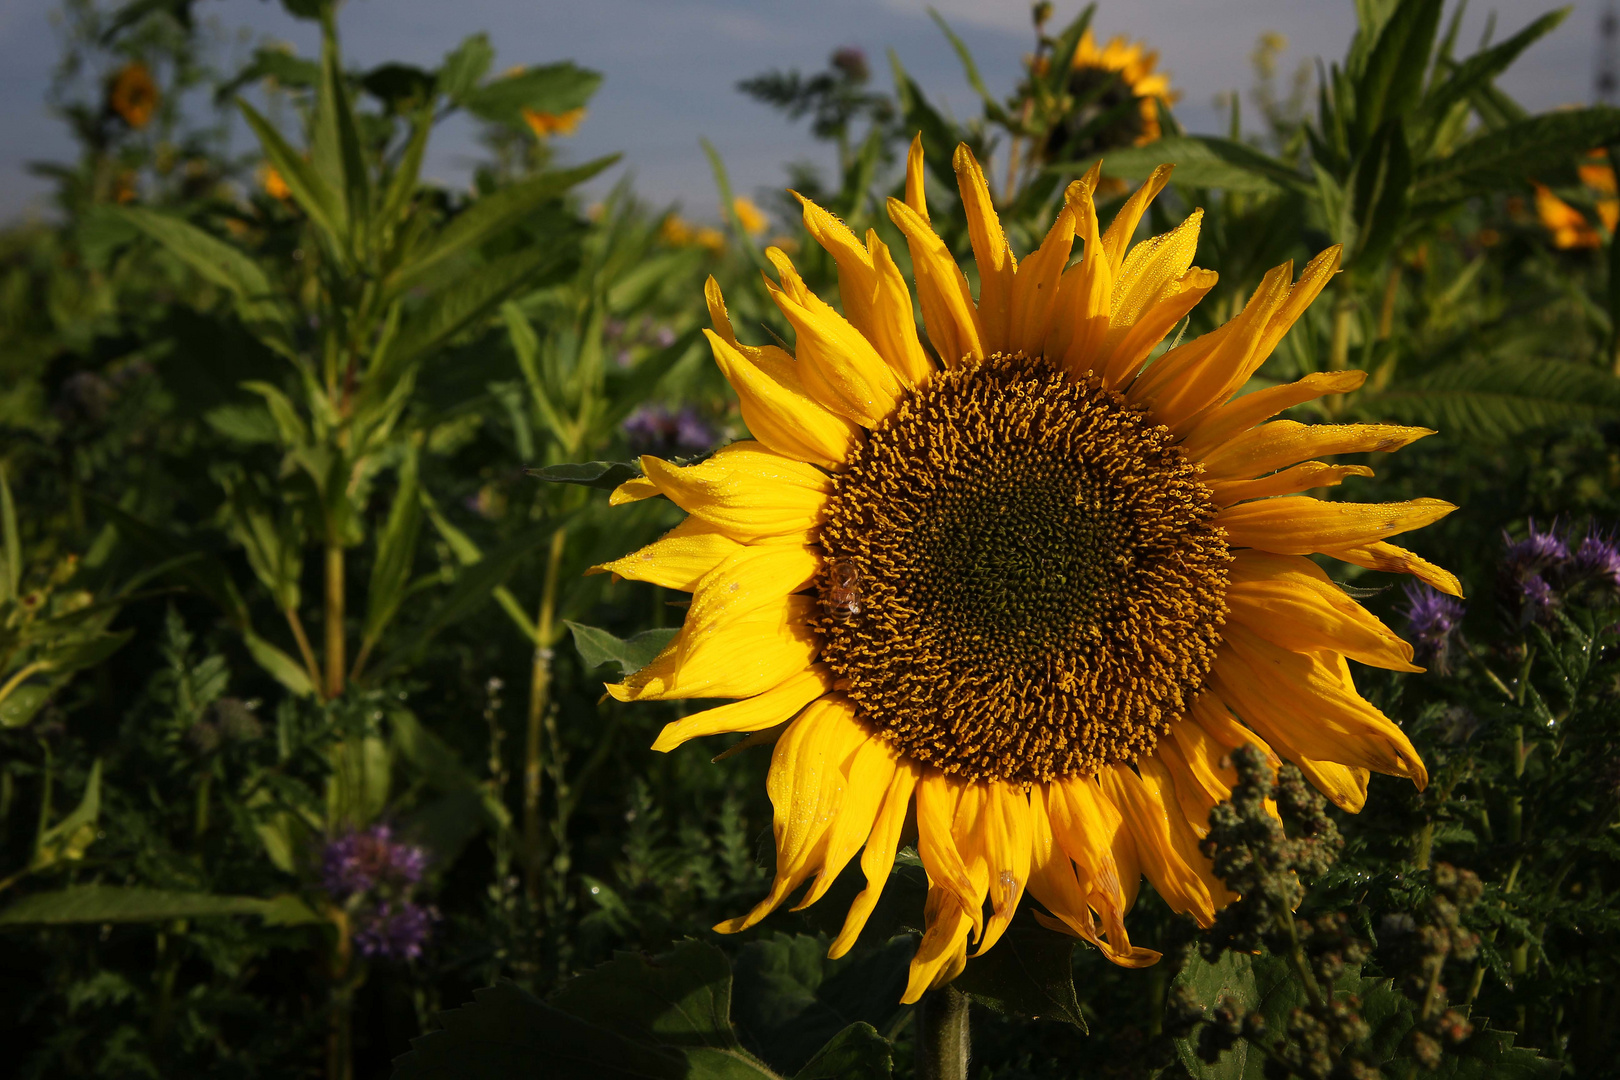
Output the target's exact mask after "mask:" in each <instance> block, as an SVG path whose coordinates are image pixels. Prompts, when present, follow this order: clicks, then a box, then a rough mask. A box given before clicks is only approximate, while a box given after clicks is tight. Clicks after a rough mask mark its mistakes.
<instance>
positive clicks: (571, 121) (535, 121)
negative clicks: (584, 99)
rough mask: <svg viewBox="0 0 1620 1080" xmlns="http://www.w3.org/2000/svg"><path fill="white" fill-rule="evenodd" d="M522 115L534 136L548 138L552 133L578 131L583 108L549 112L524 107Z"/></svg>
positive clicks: (566, 133) (564, 133) (583, 112)
mask: <svg viewBox="0 0 1620 1080" xmlns="http://www.w3.org/2000/svg"><path fill="white" fill-rule="evenodd" d="M522 115H523V122H524V123H525V124H527V125H529V130H530V131H532V132H534V137H535V138H537V139H549V138H551V136H553V135H572V134H573V133H574V132H576V131H578V130H579V125H580V121H582V120H584V119H585V109H584V107H583V106H581V107H580V108H577V109H569V110H568V111H567V112H560V113H549V112H542V111H540V110H539V109H529V108H525V109H524V110H523V113H522Z"/></svg>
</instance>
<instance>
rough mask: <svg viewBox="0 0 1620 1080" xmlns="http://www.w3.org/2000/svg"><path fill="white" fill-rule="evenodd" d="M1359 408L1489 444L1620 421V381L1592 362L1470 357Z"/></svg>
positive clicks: (1364, 399)
mask: <svg viewBox="0 0 1620 1080" xmlns="http://www.w3.org/2000/svg"><path fill="white" fill-rule="evenodd" d="M1356 407H1357V409H1358V410H1362V409H1364V410H1368V415H1371V414H1372V413H1377V414H1378V415H1379V416H1382V417H1384V418H1386V419H1388V420H1396V421H1402V422H1405V423H1417V424H1423V425H1426V426H1428V427H1432V428H1435V429H1437V430H1438V431H1440V432H1441V433H1442V434H1443V435H1446V436H1450V437H1454V438H1455V437H1466V438H1472V439H1480V440H1486V441H1490V440H1500V439H1505V438H1510V437H1512V436H1514V435H1519V434H1522V433H1524V432H1526V431H1532V430H1536V429H1538V428H1546V427H1553V426H1557V425H1561V424H1577V423H1594V422H1598V421H1603V420H1612V419H1616V418H1620V383H1617V382H1616V380H1615V379H1614V378H1613V377H1612V376H1610V375H1608V374H1607V373H1606V372H1603V371H1601V370H1599V369H1597V368H1594V367H1591V366H1589V365H1587V364H1578V363H1570V362H1567V361H1561V360H1533V359H1519V358H1512V359H1505V360H1464V361H1460V362H1458V363H1455V364H1448V365H1446V366H1445V367H1442V368H1440V369H1438V370H1436V371H1434V372H1431V373H1429V374H1428V375H1424V376H1421V377H1419V378H1416V379H1413V380H1411V381H1410V382H1407V383H1405V384H1404V385H1400V386H1397V387H1395V388H1394V389H1390V390H1384V391H1380V392H1378V393H1376V394H1370V393H1369V394H1363V395H1362V396H1361V397H1360V398H1359V399H1358V400H1357V402H1356Z"/></svg>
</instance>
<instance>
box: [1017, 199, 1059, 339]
mask: <svg viewBox="0 0 1620 1080" xmlns="http://www.w3.org/2000/svg"><path fill="white" fill-rule="evenodd" d="M1073 246H1074V211H1072V210H1070V209H1069V208H1068V207H1067V206H1065V207H1064V208H1063V209H1061V210H1059V211H1058V216H1057V220H1056V221H1055V222H1053V223H1052V228H1051V229H1050V230H1048V231H1047V234H1046V239H1045V240H1044V241H1042V243H1041V246H1040V248H1039V249H1037V250H1036V251H1035V253H1034V254H1032V255H1030V256H1029V258H1027V259H1025V260H1024V262H1023V264H1022V265H1021V266H1019V267H1018V269H1017V271H1015V272H1014V274H1013V282H1012V297H1011V300H1010V310H1009V315H1008V319H1009V323H1008V326H1009V330H1008V336H1009V339H1010V340H1009V344H1010V345H1011V347H1012V348H1013V349H1016V350H1017V351H1019V352H1022V353H1023V354H1024V355H1025V356H1040V355H1041V349H1042V348H1043V347H1044V345H1045V344H1046V335H1047V329H1048V327H1049V326H1050V325H1051V321H1052V312H1053V310H1054V309H1055V305H1056V304H1057V293H1058V282H1059V280H1060V279H1061V278H1062V276H1063V268H1064V267H1065V266H1067V265H1068V263H1069V251H1070V249H1071V248H1072V247H1073Z"/></svg>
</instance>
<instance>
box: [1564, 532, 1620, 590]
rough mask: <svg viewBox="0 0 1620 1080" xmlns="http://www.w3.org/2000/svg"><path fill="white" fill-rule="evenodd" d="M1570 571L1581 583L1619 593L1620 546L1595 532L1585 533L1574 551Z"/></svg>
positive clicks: (1611, 538) (1609, 537) (1608, 537)
mask: <svg viewBox="0 0 1620 1080" xmlns="http://www.w3.org/2000/svg"><path fill="white" fill-rule="evenodd" d="M1571 570H1572V571H1573V572H1574V574H1575V575H1576V576H1577V577H1579V578H1581V579H1582V580H1583V581H1586V582H1589V583H1591V584H1594V585H1597V586H1599V587H1601V588H1606V589H1608V590H1610V591H1612V592H1620V544H1617V543H1615V540H1614V538H1613V537H1612V536H1604V535H1602V534H1601V533H1598V532H1597V531H1595V530H1594V531H1592V532H1589V533H1587V534H1586V539H1584V540H1582V541H1581V546H1580V547H1578V548H1576V549H1575V556H1574V558H1573V559H1572V560H1571Z"/></svg>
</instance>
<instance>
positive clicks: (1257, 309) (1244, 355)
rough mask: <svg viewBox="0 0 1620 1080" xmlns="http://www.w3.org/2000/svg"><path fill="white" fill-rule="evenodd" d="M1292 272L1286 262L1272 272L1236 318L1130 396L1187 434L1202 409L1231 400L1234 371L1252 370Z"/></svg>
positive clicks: (1177, 354)
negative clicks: (1256, 353)
mask: <svg viewBox="0 0 1620 1080" xmlns="http://www.w3.org/2000/svg"><path fill="white" fill-rule="evenodd" d="M1292 274H1293V267H1292V266H1291V265H1289V264H1286V263H1285V264H1284V265H1282V266H1279V267H1277V268H1276V269H1275V270H1273V271H1271V272H1270V273H1269V274H1267V275H1266V276H1265V278H1264V279H1263V280H1262V281H1261V282H1260V285H1259V286H1258V287H1257V288H1256V289H1255V291H1254V293H1253V295H1252V296H1250V297H1249V302H1248V303H1247V304H1246V305H1244V308H1243V310H1242V311H1241V312H1239V313H1238V314H1237V316H1236V317H1235V318H1233V319H1232V320H1231V321H1229V322H1227V323H1226V324H1225V325H1223V326H1221V327H1220V328H1219V329H1217V330H1214V331H1211V332H1210V333H1208V334H1205V335H1204V337H1203V338H1201V339H1199V340H1197V341H1194V342H1191V343H1190V345H1184V346H1181V347H1180V348H1176V349H1171V350H1170V351H1169V352H1167V353H1165V354H1164V355H1163V356H1161V357H1160V358H1159V359H1158V361H1157V362H1156V363H1154V364H1153V365H1152V366H1151V367H1149V368H1148V369H1147V371H1145V372H1144V373H1143V375H1142V377H1141V378H1140V379H1138V380H1137V381H1136V382H1135V383H1133V384H1132V385H1131V388H1130V390H1129V391H1127V393H1126V397H1128V398H1129V399H1130V400H1131V401H1132V402H1133V403H1136V404H1141V405H1147V406H1148V408H1149V409H1151V410H1152V413H1153V418H1154V419H1155V420H1156V421H1158V422H1159V423H1161V424H1163V425H1165V426H1166V427H1168V428H1169V429H1170V430H1171V431H1174V432H1176V433H1177V434H1182V433H1183V432H1182V428H1183V426H1184V425H1185V424H1186V423H1187V422H1188V421H1190V420H1191V419H1192V418H1193V417H1195V416H1196V415H1197V414H1198V413H1199V411H1200V410H1202V409H1204V408H1206V407H1208V406H1209V405H1212V404H1215V403H1217V402H1220V401H1225V400H1226V398H1227V397H1230V396H1231V392H1230V391H1229V390H1227V385H1228V384H1229V383H1230V382H1231V381H1232V379H1233V378H1234V373H1235V372H1243V371H1252V370H1253V366H1252V365H1253V364H1254V356H1255V352H1256V350H1257V349H1258V348H1259V347H1260V341H1261V338H1262V336H1263V335H1264V333H1265V327H1266V323H1267V322H1268V321H1269V320H1270V318H1271V317H1272V315H1274V314H1275V313H1276V311H1277V309H1278V308H1279V307H1281V306H1282V303H1283V301H1284V300H1285V299H1287V296H1288V288H1289V279H1290V277H1291V275H1292ZM1247 378H1248V377H1247V375H1245V376H1244V381H1247ZM1239 385H1241V383H1239Z"/></svg>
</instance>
